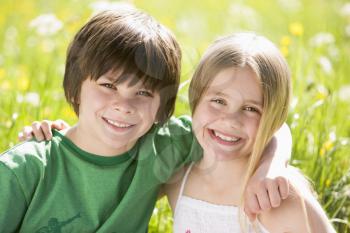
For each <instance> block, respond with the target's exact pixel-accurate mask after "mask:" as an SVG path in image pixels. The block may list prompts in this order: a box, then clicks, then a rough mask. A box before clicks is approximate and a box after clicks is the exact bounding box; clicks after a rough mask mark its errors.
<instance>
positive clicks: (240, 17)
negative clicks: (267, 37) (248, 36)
mask: <svg viewBox="0 0 350 233" xmlns="http://www.w3.org/2000/svg"><path fill="white" fill-rule="evenodd" d="M229 13H230V15H231V17H233V19H234V22H236V23H237V24H238V26H241V24H246V23H248V24H249V25H250V26H253V27H257V26H258V25H259V16H258V14H257V12H256V11H255V10H254V9H253V8H251V7H250V6H247V5H244V4H240V3H234V4H232V5H231V6H230V8H229Z"/></svg>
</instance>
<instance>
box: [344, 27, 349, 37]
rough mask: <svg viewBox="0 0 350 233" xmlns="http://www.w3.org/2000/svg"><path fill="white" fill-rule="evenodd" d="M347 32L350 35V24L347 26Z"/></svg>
mask: <svg viewBox="0 0 350 233" xmlns="http://www.w3.org/2000/svg"><path fill="white" fill-rule="evenodd" d="M345 34H346V35H347V36H348V37H350V24H349V25H347V26H346V27H345Z"/></svg>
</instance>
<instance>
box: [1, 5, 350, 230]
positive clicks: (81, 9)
mask: <svg viewBox="0 0 350 233" xmlns="http://www.w3.org/2000/svg"><path fill="white" fill-rule="evenodd" d="M232 2H233V1H228V0H223V1H220V2H218V1H184V0H179V1H171V2H169V1H159V0H148V1H144V0H135V1H133V4H134V5H136V6H137V7H139V8H141V9H144V10H145V11H147V12H149V13H150V14H151V15H153V16H154V17H155V18H156V19H158V20H159V21H160V22H162V23H163V24H165V25H166V26H167V27H169V28H170V29H171V30H172V31H173V32H174V34H175V35H176V36H177V38H178V40H179V42H180V44H181V46H182V49H183V56H184V58H183V71H182V81H185V80H188V79H189V78H190V77H191V75H192V73H193V71H194V69H195V66H196V64H197V62H198V60H199V58H200V56H201V55H202V53H203V51H204V50H205V48H206V47H207V46H208V45H209V44H210V43H211V42H212V41H213V40H214V39H215V38H217V37H218V36H219V35H227V34H230V33H232V32H235V31H240V30H244V31H247V30H248V31H256V32H258V33H260V34H263V35H265V36H267V37H268V38H270V39H271V40H273V41H274V42H275V43H276V44H277V45H278V46H279V47H280V48H281V51H282V52H283V54H284V55H285V56H286V58H287V60H288V62H289V64H290V67H291V70H292V76H293V93H294V97H293V101H292V108H291V111H290V114H289V118H288V124H289V125H290V127H291V129H292V134H293V155H292V156H293V157H292V161H291V164H293V165H295V166H298V167H299V168H300V169H301V170H302V171H303V172H304V173H305V174H306V175H307V176H308V177H309V178H310V179H311V180H312V182H313V185H314V188H315V190H316V191H317V193H318V195H319V201H320V202H321V204H322V205H323V207H324V208H325V210H326V211H327V213H328V215H329V217H330V218H331V219H332V221H333V222H334V225H335V227H336V228H337V231H338V232H344V233H347V232H350V170H349V168H350V159H349V158H350V157H349V156H350V146H349V143H350V107H349V99H350V79H349V77H348V74H349V73H350V64H349V54H350V43H349V41H350V40H349V38H350V12H349V11H350V10H346V8H344V5H345V3H346V1H340V0H334V1H324V0H310V1H306V0H304V1H302V0H295V1H286V0H275V1H274V0H268V1H262V0H254V1H253V0H248V1H234V3H232ZM92 3H93V1H84V4H81V2H78V1H76V0H61V1H42V0H28V1H21V2H19V1H13V0H2V1H1V10H0V13H1V14H0V28H1V29H2V30H1V31H0V107H1V110H2V111H1V112H0V136H1V138H3V139H6V140H1V141H0V150H1V151H3V150H5V149H7V148H8V147H10V146H13V145H14V144H15V143H17V139H16V138H17V133H18V132H19V131H20V130H21V128H22V127H23V126H24V125H27V124H29V123H30V122H32V121H34V120H38V119H57V118H62V119H64V120H66V121H67V122H69V123H71V124H72V123H74V122H75V121H76V117H75V115H74V113H73V111H72V110H71V109H70V108H69V106H68V105H67V104H66V103H65V100H64V95H63V91H62V88H61V82H62V77H63V72H64V61H65V51H66V48H67V46H68V44H69V42H70V40H71V39H72V37H73V35H74V33H75V32H76V31H77V30H78V29H79V27H80V26H82V25H83V23H84V22H86V20H87V19H88V18H89V17H90V15H91V13H92V12H93V9H92V7H91V6H92V5H91V4H92ZM95 6H96V4H95ZM348 8H350V6H348ZM48 13H51V14H53V15H55V16H56V17H57V19H58V20H59V22H61V23H62V27H61V28H60V29H59V30H57V32H53V33H52V35H49V34H48V33H49V32H46V33H42V34H41V35H40V34H38V32H37V27H36V26H30V25H31V24H32V25H33V23H31V22H32V20H33V19H35V18H36V17H38V16H39V15H43V14H48ZM51 28H53V26H51ZM320 33H321V34H320ZM187 87H188V86H185V87H184V88H183V89H182V90H181V91H180V94H179V98H178V101H177V108H176V115H180V114H189V110H188V105H187ZM171 224H172V219H171V212H170V209H169V207H168V205H167V202H166V200H165V199H163V200H161V201H160V202H158V204H157V207H156V209H155V211H154V216H153V218H152V220H151V223H150V229H149V230H150V232H171Z"/></svg>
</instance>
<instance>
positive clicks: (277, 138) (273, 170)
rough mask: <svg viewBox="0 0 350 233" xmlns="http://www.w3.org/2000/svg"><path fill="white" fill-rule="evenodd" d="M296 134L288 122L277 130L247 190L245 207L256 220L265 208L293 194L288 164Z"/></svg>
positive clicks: (273, 206) (267, 208)
mask: <svg viewBox="0 0 350 233" xmlns="http://www.w3.org/2000/svg"><path fill="white" fill-rule="evenodd" d="M291 151H292V135H291V132H290V129H289V127H288V125H287V124H283V126H282V127H281V128H280V129H279V130H278V131H277V132H276V133H275V135H274V137H273V138H272V139H271V142H270V143H269V144H268V146H267V147H266V148H265V150H264V154H263V156H262V160H261V162H260V165H259V167H258V169H257V170H256V171H255V173H254V175H253V176H252V177H251V179H250V180H249V182H248V186H247V191H246V193H245V194H244V211H245V213H246V214H247V216H248V217H249V218H250V219H251V220H254V219H255V217H256V215H257V214H259V213H261V212H262V211H265V210H269V209H271V208H276V207H278V206H279V205H280V204H281V202H282V200H283V199H286V198H287V197H288V195H289V184H288V179H287V178H286V177H285V173H286V171H285V170H286V165H287V164H288V161H289V159H290V156H291Z"/></svg>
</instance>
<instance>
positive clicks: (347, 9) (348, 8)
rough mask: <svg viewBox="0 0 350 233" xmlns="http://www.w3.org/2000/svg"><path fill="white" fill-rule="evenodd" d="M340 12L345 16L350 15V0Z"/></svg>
mask: <svg viewBox="0 0 350 233" xmlns="http://www.w3.org/2000/svg"><path fill="white" fill-rule="evenodd" d="M340 13H341V14H342V15H343V16H345V17H350V2H348V3H345V4H344V5H343V7H342V8H341V9H340Z"/></svg>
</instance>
